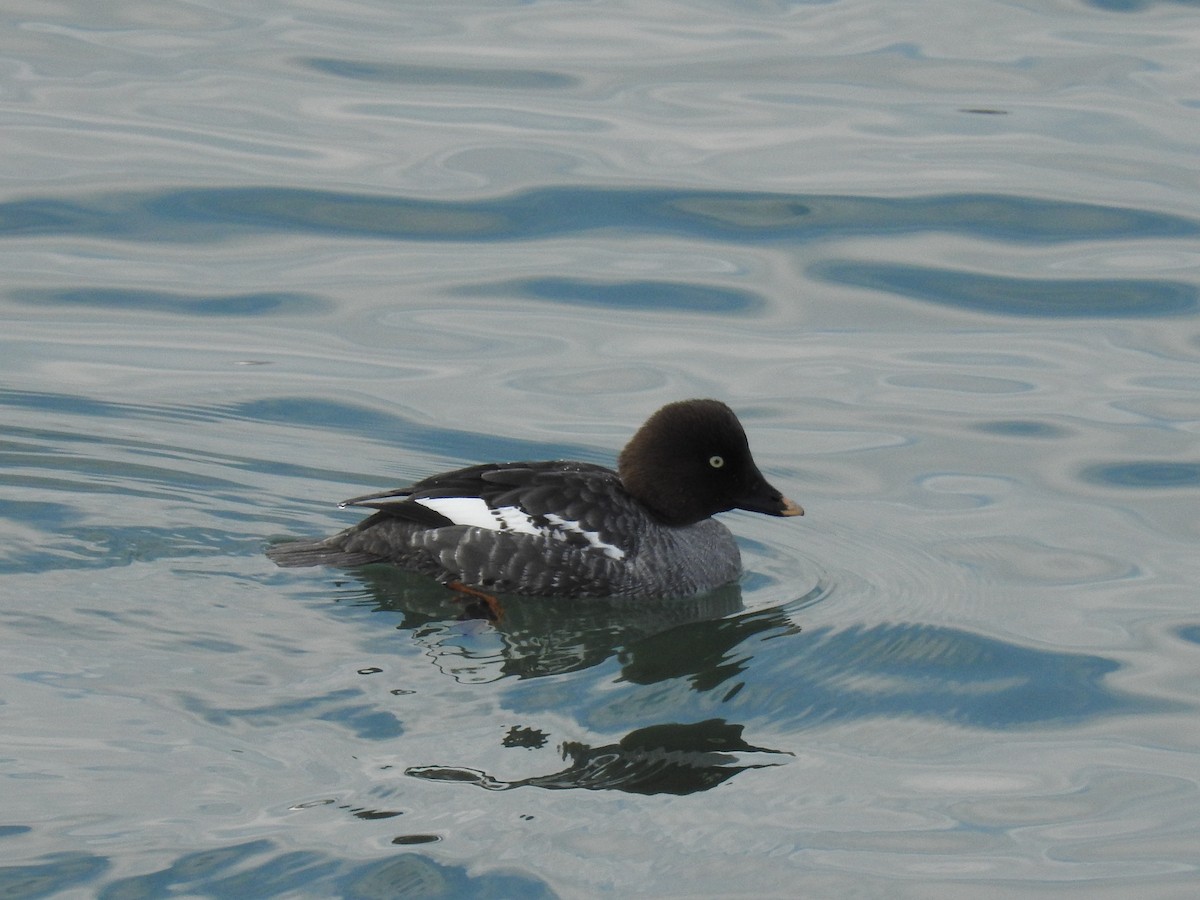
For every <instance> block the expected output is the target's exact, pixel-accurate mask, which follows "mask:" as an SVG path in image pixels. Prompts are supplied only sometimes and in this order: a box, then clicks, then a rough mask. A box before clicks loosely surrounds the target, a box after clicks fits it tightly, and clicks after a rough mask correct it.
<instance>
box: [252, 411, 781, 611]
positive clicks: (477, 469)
mask: <svg viewBox="0 0 1200 900" xmlns="http://www.w3.org/2000/svg"><path fill="white" fill-rule="evenodd" d="M341 506H342V507H347V506H354V507H363V508H366V509H374V510H376V512H375V513H374V514H373V515H371V516H370V517H369V518H367V519H364V520H363V521H362V522H360V523H358V524H357V525H354V526H352V527H351V528H347V529H346V530H345V531H342V532H340V533H338V534H335V535H333V536H332V537H328V538H325V539H324V540H317V541H289V542H286V543H280V544H276V545H274V546H273V547H271V548H270V549H268V551H267V555H268V556H269V557H270V558H271V559H273V560H274V561H275V562H276V563H277V564H278V565H280V566H309V565H321V564H327V565H336V566H358V565H366V564H369V563H391V564H394V565H396V566H399V567H400V568H402V569H405V570H408V571H413V572H419V573H423V574H425V575H429V576H432V577H433V578H435V579H437V580H438V581H440V582H441V583H443V584H445V585H446V586H448V587H451V588H454V589H457V590H461V591H464V592H466V593H469V594H476V595H479V596H483V597H489V596H490V595H491V594H524V595H532V596H547V597H563V598H582V597H627V598H643V597H685V596H691V595H693V594H699V593H704V592H707V591H710V590H712V589H714V588H717V587H720V586H721V585H723V584H727V583H729V582H731V581H734V580H736V579H737V578H738V576H739V575H740V574H741V571H742V565H741V555H740V554H739V552H738V548H737V544H736V543H735V542H734V539H733V535H732V534H731V533H730V531H729V529H728V528H726V527H725V526H724V525H723V524H721V523H720V522H718V521H717V520H715V519H713V518H712V516H713V515H714V514H716V513H720V512H725V511H727V510H731V509H744V510H749V511H751V512H758V513H764V514H766V515H770V516H802V515H804V510H803V509H801V508H800V506H799V505H797V504H796V503H793V502H792V501H791V500H789V499H787V498H786V497H785V496H783V494H781V493H780V492H779V491H778V490H776V489H775V488H773V487H772V486H771V485H770V484H768V483H767V481H766V479H765V478H763V476H762V473H761V472H759V470H758V466H757V465H756V464H755V462H754V458H753V457H752V456H751V455H750V447H749V443H748V442H747V440H746V433H745V431H744V430H743V429H742V425H741V423H740V422H739V421H738V418H737V416H736V415H734V412H733V410H731V409H730V408H729V407H728V406H726V405H725V404H724V403H721V402H720V401H717V400H682V401H679V402H676V403H670V404H668V405H666V406H664V407H663V408H662V409H660V410H658V412H656V413H654V415H652V416H651V417H650V418H649V419H648V420H647V421H646V423H645V424H644V425H642V427H641V428H640V429H638V431H637V433H636V434H634V436H633V438H632V439H631V440H630V441H629V443H628V444H626V446H625V448H624V449H623V450H622V451H621V454H620V457H619V459H618V467H617V471H613V470H612V469H609V468H606V467H604V466H598V465H593V464H591V463H583V462H571V461H561V460H560V461H553V462H508V463H488V464H484V465H477V466H469V467H467V468H465V469H457V470H455V471H453V472H445V473H442V474H439V475H433V476H430V477H429V478H425V479H423V480H421V481H418V482H416V483H415V484H412V485H410V486H408V487H402V488H395V489H393V490H387V491H383V492H380V493H375V494H367V495H365V496H362V497H354V498H353V499H350V500H346V501H345V502H343V503H342V504H341Z"/></svg>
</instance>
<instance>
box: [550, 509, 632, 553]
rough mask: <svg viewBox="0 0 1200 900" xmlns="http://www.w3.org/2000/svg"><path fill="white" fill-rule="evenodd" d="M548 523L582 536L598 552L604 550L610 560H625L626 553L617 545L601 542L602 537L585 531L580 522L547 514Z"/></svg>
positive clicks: (596, 533)
mask: <svg viewBox="0 0 1200 900" xmlns="http://www.w3.org/2000/svg"><path fill="white" fill-rule="evenodd" d="M546 521H547V522H549V523H550V524H551V525H553V526H555V527H556V528H561V529H562V530H563V531H573V532H575V534H582V535H583V536H584V538H586V539H587V542H588V543H589V544H590V545H591V546H593V547H595V548H596V549H597V550H603V551H604V555H605V556H607V557H608V558H609V559H624V558H625V551H624V550H622V549H621V548H620V547H618V546H617V545H616V544H609V543H606V542H605V541H602V540H600V535H599V533H598V532H595V531H584V530H583V526H582V525H580V524H579V523H578V522H572V521H570V520H568V519H564V518H563V517H562V516H556V515H555V514H554V513H546Z"/></svg>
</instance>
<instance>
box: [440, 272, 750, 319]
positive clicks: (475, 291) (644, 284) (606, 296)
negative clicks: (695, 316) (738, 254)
mask: <svg viewBox="0 0 1200 900" xmlns="http://www.w3.org/2000/svg"><path fill="white" fill-rule="evenodd" d="M457 293H459V294H461V295H466V296H485V297H494V296H498V297H525V298H531V299H534V300H549V301H552V302H555V303H563V304H566V305H571V306H597V307H603V308H606V309H634V310H643V311H645V310H655V311H658V312H684V313H709V314H721V315H739V316H744V315H748V314H753V313H758V312H761V311H762V310H764V309H765V308H766V306H767V302H766V298H764V297H763V296H762V295H761V294H757V293H754V292H753V291H742V290H734V289H732V288H720V287H714V286H712V285H706V284H699V283H687V282H676V281H646V280H643V281H610V282H600V281H588V280H582V279H574V278H526V279H514V280H511V281H497V282H489V283H486V284H480V285H472V286H470V287H464V288H460V289H459V290H458V291H457Z"/></svg>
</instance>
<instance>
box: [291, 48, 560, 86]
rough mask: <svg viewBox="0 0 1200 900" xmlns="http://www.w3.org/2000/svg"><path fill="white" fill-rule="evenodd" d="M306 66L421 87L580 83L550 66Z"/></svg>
mask: <svg viewBox="0 0 1200 900" xmlns="http://www.w3.org/2000/svg"><path fill="white" fill-rule="evenodd" d="M296 62H297V63H299V64H300V65H301V66H302V67H303V68H306V69H311V70H312V71H314V72H321V73H324V74H326V75H336V76H337V77H339V78H348V79H350V80H353V81H374V82H379V83H381V84H394V85H412V86H419V87H468V88H472V89H478V88H484V89H490V90H564V89H567V88H573V87H576V86H578V85H579V83H580V80H579V79H578V78H576V77H575V76H573V75H567V74H565V73H563V72H555V71H553V70H550V69H511V68H507V67H505V68H483V67H478V68H476V67H466V66H430V65H413V64H406V63H395V62H369V61H366V60H357V59H338V58H336V57H326V56H307V57H301V58H299V59H297V60H296Z"/></svg>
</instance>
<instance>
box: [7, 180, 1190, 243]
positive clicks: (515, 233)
mask: <svg viewBox="0 0 1200 900" xmlns="http://www.w3.org/2000/svg"><path fill="white" fill-rule="evenodd" d="M614 228H617V229H620V230H621V231H622V232H623V233H626V234H646V233H651V234H671V235H677V236H679V235H682V236H690V237H695V238H699V239H702V240H713V241H722V242H730V243H752V244H758V243H789V244H795V243H797V242H803V241H812V240H820V239H825V238H831V237H841V236H846V235H856V234H872V235H881V234H911V233H920V232H951V233H955V234H959V235H964V236H974V237H978V238H988V239H992V240H1001V241H1015V242H1032V243H1039V244H1043V243H1048V242H1049V243H1054V242H1060V241H1095V240H1129V239H1134V238H1151V237H1175V238H1186V237H1194V236H1195V235H1196V234H1198V233H1200V221H1197V220H1196V219H1193V218H1188V217H1186V216H1180V215H1173V214H1170V213H1162V212H1157V211H1154V210H1148V209H1137V208H1132V207H1120V206H1105V205H1102V204H1096V203H1070V202H1065V201H1061V200H1054V199H1046V198H1041V197H1022V196H1017V195H1005V194H940V195H927V196H917V197H872V196H853V195H839V194H779V193H754V192H732V191H703V190H674V189H661V188H636V189H624V190H621V189H608V188H597V187H575V186H570V185H560V186H551V187H542V188H535V189H530V190H525V191H521V192H518V193H514V194H509V195H506V196H501V197H494V198H482V199H466V200H430V199H427V198H424V197H404V196H396V195H388V194H365V193H346V192H340V191H329V190H311V189H303V188H287V187H254V186H245V187H223V188H188V189H169V190H163V191H158V192H149V191H113V192H110V193H106V194H91V195H87V196H79V197H71V196H70V195H59V194H55V195H45V196H37V195H33V196H28V197H25V198H23V199H15V200H8V201H5V202H2V203H0V239H3V238H6V237H7V238H27V237H34V236H38V235H54V236H64V235H76V236H91V237H97V238H102V239H104V240H127V241H137V242H143V243H148V244H153V243H158V242H176V241H181V242H191V241H222V240H229V239H233V238H237V237H244V236H245V235H248V234H263V235H266V234H275V233H280V232H283V233H290V234H309V235H311V234H322V235H328V236H330V237H335V238H347V237H370V238H376V239H379V240H391V241H456V242H457V241H476V242H489V241H528V240H537V239H542V238H547V237H557V236H562V235H568V234H576V233H580V232H595V231H602V230H606V229H614Z"/></svg>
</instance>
